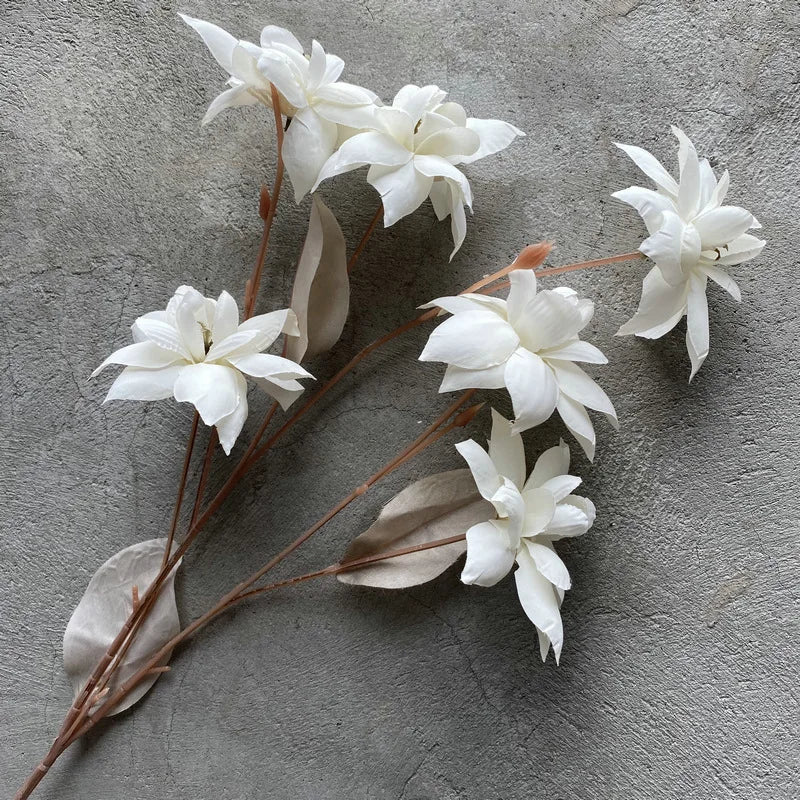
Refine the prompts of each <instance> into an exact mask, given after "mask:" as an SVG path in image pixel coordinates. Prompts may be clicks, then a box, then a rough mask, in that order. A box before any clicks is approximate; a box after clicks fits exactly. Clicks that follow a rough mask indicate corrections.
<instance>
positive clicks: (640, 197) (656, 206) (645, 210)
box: [611, 186, 675, 234]
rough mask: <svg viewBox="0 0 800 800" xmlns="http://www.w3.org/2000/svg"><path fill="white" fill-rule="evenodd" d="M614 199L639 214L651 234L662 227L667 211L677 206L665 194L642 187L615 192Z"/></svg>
mask: <svg viewBox="0 0 800 800" xmlns="http://www.w3.org/2000/svg"><path fill="white" fill-rule="evenodd" d="M611 196H612V197H614V198H616V199H617V200H621V201H622V202H623V203H627V204H628V205H629V206H632V207H633V208H635V209H636V210H637V211H638V212H639V216H640V217H641V218H642V220H644V224H645V226H646V227H647V232H648V233H649V234H653V233H655V232H656V231H657V230H658V229H659V227H660V226H661V215H662V214H663V213H664V212H665V211H674V210H675V206H674V204H673V202H672V200H670V198H669V197H667V196H666V195H664V194H660V193H659V192H654V191H653V190H652V189H644V188H642V187H641V186H629V187H628V188H627V189H622V190H621V191H619V192H614V193H613V194H612V195H611Z"/></svg>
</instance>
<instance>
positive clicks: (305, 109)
mask: <svg viewBox="0 0 800 800" xmlns="http://www.w3.org/2000/svg"><path fill="white" fill-rule="evenodd" d="M180 16H181V18H182V19H183V21H184V22H185V23H186V24H187V25H190V26H191V27H192V28H194V29H195V30H196V31H197V32H198V33H199V34H200V36H201V37H202V38H203V41H204V42H205V43H206V45H207V46H208V49H209V50H210V51H211V54H212V55H213V56H214V58H215V59H216V60H217V62H218V63H219V64H220V65H221V66H222V68H223V69H224V70H225V71H226V72H227V73H228V74H229V75H230V76H231V77H230V79H229V80H228V85H229V86H230V88H229V89H227V90H226V91H224V92H223V93H222V94H221V95H219V96H218V97H217V98H216V99H215V100H214V101H213V102H212V103H211V105H210V106H209V109H208V111H207V112H206V115H205V117H204V118H203V124H205V123H206V122H208V121H209V120H211V119H212V118H213V117H215V116H216V115H217V114H218V113H219V112H220V111H222V110H223V109H224V108H230V107H234V106H242V105H251V104H253V103H263V104H265V105H267V106H271V105H272V96H271V90H270V83H272V84H274V85H275V88H276V89H277V90H278V94H279V95H280V98H281V110H282V111H283V113H284V114H285V115H286V116H287V117H291V118H292V123H291V125H290V126H289V128H288V130H287V131H286V135H285V137H284V142H283V159H284V162H285V164H286V170H287V172H288V173H289V177H290V178H291V180H292V186H293V187H294V193H295V200H296V201H297V202H298V203H299V202H300V201H301V200H302V199H303V196H304V195H305V194H306V193H307V192H308V191H309V190H310V189H311V187H312V186H313V185H314V182H315V181H316V179H317V175H318V174H319V171H320V169H321V167H322V165H323V164H324V163H325V162H326V161H327V160H328V158H329V157H330V155H331V154H332V153H333V151H334V150H335V149H336V145H337V142H338V139H339V126H340V125H342V126H346V127H347V128H360V127H363V126H366V125H368V124H369V121H370V119H371V115H372V106H373V103H374V101H375V99H376V97H375V95H374V94H373V93H372V92H370V91H368V90H367V89H362V88H361V87H360V86H354V85H353V84H350V83H343V82H341V81H339V80H338V79H339V76H340V75H341V74H342V70H343V69H344V61H342V59H341V58H339V57H338V56H333V55H328V54H326V53H325V51H324V50H323V48H322V45H321V44H320V43H319V42H317V41H314V42H312V45H311V57H310V58H307V57H306V56H305V55H304V53H303V47H302V46H301V44H300V42H298V41H297V39H296V38H295V37H294V35H293V34H292V33H290V32H289V31H287V30H286V29H285V28H279V27H277V26H275V25H268V26H267V27H266V28H264V29H263V30H262V31H261V43H260V46H258V45H254V44H251V43H250V42H246V41H240V40H237V39H235V38H234V37H233V36H231V35H230V34H229V33H227V32H226V31H224V30H223V29H222V28H220V27H218V26H216V25H212V24H211V23H210V22H205V21H203V20H200V19H194V18H193V17H187V16H185V15H183V14H181V15H180Z"/></svg>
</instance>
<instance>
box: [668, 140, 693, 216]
mask: <svg viewBox="0 0 800 800" xmlns="http://www.w3.org/2000/svg"><path fill="white" fill-rule="evenodd" d="M672 132H673V133H674V134H675V136H676V137H677V138H678V163H679V165H680V185H679V187H678V199H677V202H676V208H677V211H678V215H679V216H680V217H682V218H683V219H685V220H690V219H691V218H692V217H694V215H695V214H696V213H697V212H698V210H699V207H700V160H699V159H698V157H697V151H696V150H695V148H694V145H693V144H692V142H691V140H690V139H689V137H688V136H687V135H686V134H685V133H684V132H683V131H682V130H681V129H680V128H677V127H676V126H675V125H673V126H672Z"/></svg>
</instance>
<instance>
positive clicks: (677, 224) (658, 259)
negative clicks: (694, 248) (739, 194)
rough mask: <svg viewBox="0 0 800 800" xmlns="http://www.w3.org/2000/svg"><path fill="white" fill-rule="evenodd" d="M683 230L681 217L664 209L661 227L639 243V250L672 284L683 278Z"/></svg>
mask: <svg viewBox="0 0 800 800" xmlns="http://www.w3.org/2000/svg"><path fill="white" fill-rule="evenodd" d="M685 231H686V225H685V224H684V223H683V221H682V220H681V218H680V217H679V216H678V215H677V214H675V213H673V212H672V211H665V212H664V213H663V214H662V215H661V227H660V228H659V229H658V230H657V231H656V232H655V233H654V234H652V235H651V236H649V237H648V238H647V239H645V240H644V241H643V242H642V243H641V245H639V250H641V252H642V253H644V254H645V255H646V256H647V257H648V258H649V259H651V260H652V261H655V263H656V266H658V268H659V269H660V270H661V274H662V275H663V277H664V280H666V281H667V283H669V284H670V285H672V286H677V285H678V284H679V283H681V282H682V281H684V280H685V276H684V274H683V270H682V269H681V261H682V252H681V250H682V243H683V239H684V233H685ZM698 238H699V237H698ZM698 244H699V242H698ZM698 255H699V253H698Z"/></svg>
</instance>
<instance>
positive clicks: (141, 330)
mask: <svg viewBox="0 0 800 800" xmlns="http://www.w3.org/2000/svg"><path fill="white" fill-rule="evenodd" d="M133 327H134V329H135V332H136V333H137V334H138V336H139V337H141V338H140V339H139V341H145V340H146V341H149V342H153V343H154V344H156V345H158V346H159V347H161V348H162V349H164V350H169V351H171V352H173V353H177V354H178V355H179V356H180V357H181V358H185V359H186V360H187V361H191V360H192V354H191V353H190V352H189V350H188V349H187V347H186V346H185V345H184V343H183V339H182V338H181V336H180V334H179V333H178V331H177V329H176V328H174V327H173V326H172V325H170V324H169V323H168V322H163V321H162V320H160V319H155V318H152V317H149V316H142V317H139V318H138V319H137V320H136V322H134V323H133ZM134 338H136V337H134Z"/></svg>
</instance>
